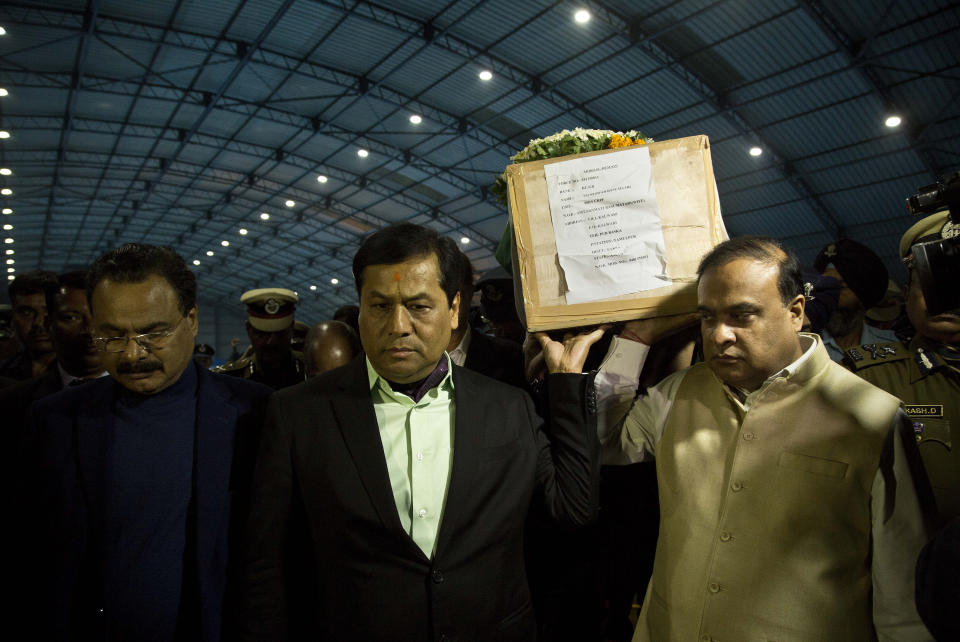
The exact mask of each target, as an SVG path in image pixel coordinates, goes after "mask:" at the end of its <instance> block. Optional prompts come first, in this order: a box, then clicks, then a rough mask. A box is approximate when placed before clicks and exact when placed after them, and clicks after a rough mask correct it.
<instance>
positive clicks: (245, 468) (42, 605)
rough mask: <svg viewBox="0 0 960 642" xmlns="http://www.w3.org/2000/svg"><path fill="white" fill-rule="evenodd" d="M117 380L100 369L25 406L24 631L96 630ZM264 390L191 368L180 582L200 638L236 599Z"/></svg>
mask: <svg viewBox="0 0 960 642" xmlns="http://www.w3.org/2000/svg"><path fill="white" fill-rule="evenodd" d="M189 367H196V366H194V365H193V364H192V363H191V365H190V366H189ZM118 387H119V384H117V383H116V382H115V381H114V380H113V379H111V378H110V377H104V378H102V379H97V380H95V381H91V382H88V383H85V384H83V385H82V386H77V387H70V388H66V389H64V390H63V391H61V392H59V393H57V394H54V395H51V396H48V397H45V398H44V399H41V400H39V401H37V402H36V403H35V404H34V405H33V407H32V409H31V413H30V416H31V422H30V425H29V427H28V431H29V434H28V437H27V439H26V442H25V461H24V463H23V473H22V474H21V479H20V493H19V495H20V504H19V510H18V513H19V514H20V516H21V517H22V519H23V522H22V526H21V529H22V530H23V534H24V536H25V537H24V538H23V543H22V546H23V549H24V551H25V555H24V562H25V565H24V566H25V571H26V572H25V577H24V578H23V580H22V581H23V582H24V583H25V585H26V586H27V589H26V590H25V592H24V596H23V597H24V598H25V599H24V604H23V608H24V610H25V611H26V613H29V614H30V615H31V616H32V617H29V618H23V619H25V620H26V621H28V622H29V626H30V627H31V628H30V638H31V639H43V640H87V639H104V636H103V629H104V622H103V615H102V614H101V613H102V609H103V608H104V604H105V596H104V589H103V584H102V577H101V569H102V563H101V562H100V559H101V557H102V555H103V551H102V550H101V548H100V546H99V543H100V541H101V538H100V533H101V532H102V527H103V524H104V510H105V504H106V492H107V483H108V482H107V480H108V474H109V471H108V470H107V462H108V461H109V447H110V435H111V434H112V432H113V431H112V430H110V427H111V425H112V422H113V420H114V414H113V413H114V410H113V409H114V399H115V395H116V394H117V389H118ZM270 393H271V390H270V389H269V388H267V387H265V386H261V385H260V384H255V383H251V382H248V381H244V380H242V379H236V378H233V377H227V376H224V375H217V374H213V373H211V372H209V371H207V370H206V369H204V368H200V367H197V397H196V399H197V408H196V430H197V433H196V440H197V446H196V448H197V454H196V457H197V461H196V479H195V488H196V496H195V498H194V500H195V506H196V513H195V515H196V528H195V539H194V540H193V542H192V543H190V542H188V547H187V548H188V550H191V549H192V550H194V551H195V557H194V559H193V563H192V564H190V567H192V568H193V569H194V571H195V572H194V573H192V575H193V576H194V577H195V582H193V583H191V584H192V585H191V586H189V587H188V586H185V588H184V590H185V591H192V592H194V593H195V595H196V596H197V599H198V602H199V614H198V616H197V617H198V618H199V624H200V627H201V629H202V637H201V638H200V639H202V640H207V641H213V642H215V641H218V640H220V639H221V632H222V631H221V623H222V620H223V619H224V616H225V612H226V611H228V610H229V607H228V606H227V603H229V602H230V601H231V600H232V599H235V598H232V597H231V596H230V595H229V589H230V588H231V586H232V587H235V586H236V585H237V579H236V577H235V575H236V572H235V571H234V570H233V568H234V567H233V564H232V563H233V562H234V561H235V558H236V557H237V556H236V555H235V554H234V552H233V549H235V548H238V547H239V541H240V535H241V533H240V532H239V531H240V530H242V523H241V522H242V521H243V520H244V518H245V516H246V509H247V505H248V503H249V494H248V493H249V483H250V478H251V476H252V469H253V461H254V458H255V451H256V448H257V445H258V440H259V432H260V429H261V427H262V423H263V414H264V409H265V406H266V399H267V396H268V395H269V394H270ZM234 533H235V534H236V537H234V536H233V534H234ZM228 563H230V564H229V566H228ZM231 576H232V579H231Z"/></svg>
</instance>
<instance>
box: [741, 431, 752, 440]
mask: <svg viewBox="0 0 960 642" xmlns="http://www.w3.org/2000/svg"><path fill="white" fill-rule="evenodd" d="M751 439H753V433H752V432H745V433H743V440H744V441H750V440H751Z"/></svg>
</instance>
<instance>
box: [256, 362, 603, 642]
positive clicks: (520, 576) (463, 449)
mask: <svg viewBox="0 0 960 642" xmlns="http://www.w3.org/2000/svg"><path fill="white" fill-rule="evenodd" d="M452 376H453V382H454V390H455V396H456V418H455V428H454V455H453V465H452V470H451V473H450V477H449V482H448V490H447V499H446V503H445V508H444V513H443V517H442V519H441V524H440V530H439V532H438V535H437V543H436V553H435V555H434V557H433V559H432V560H431V559H429V558H428V557H427V556H426V555H424V554H423V552H422V551H421V550H420V548H418V547H417V545H416V544H415V543H414V541H413V540H412V539H411V538H410V537H409V536H408V535H407V533H406V532H405V531H404V530H403V528H402V526H401V523H400V518H399V516H398V514H397V508H396V503H395V500H394V496H393V493H392V490H391V485H390V478H389V473H388V470H387V464H386V460H385V457H384V452H383V445H382V443H381V440H380V435H379V429H378V426H377V419H376V415H375V413H374V409H373V403H372V401H371V397H370V386H369V381H368V377H367V369H366V363H365V359H364V358H363V357H360V358H358V359H356V360H355V361H353V362H352V363H350V364H349V365H347V366H344V367H343V368H339V369H337V370H333V371H331V372H328V373H325V374H323V375H321V376H319V377H317V378H315V379H312V380H310V381H308V382H306V383H304V384H301V385H298V386H295V387H293V388H288V389H286V390H281V391H279V392H278V393H276V394H275V395H274V397H273V398H272V399H271V403H270V407H269V408H268V412H267V423H266V427H265V429H264V436H263V441H262V444H261V451H260V456H259V459H258V462H257V469H256V473H255V483H254V493H253V502H252V506H251V515H250V522H249V527H248V532H247V559H246V570H245V573H244V575H245V582H244V599H243V606H242V609H241V613H242V618H243V626H242V627H241V630H242V633H243V634H244V635H243V638H244V639H247V640H270V641H281V640H285V639H313V640H358V641H359V640H363V641H365V642H377V641H389V642H403V641H407V640H417V641H422V640H474V641H477V642H491V641H496V640H511V641H517V642H520V641H523V642H528V641H529V640H531V639H533V637H534V636H535V625H534V620H533V614H532V611H531V605H530V595H529V589H528V587H527V580H526V576H525V572H524V561H523V541H522V540H523V537H522V534H523V527H524V519H525V517H526V514H527V510H528V507H529V505H530V502H531V500H532V499H533V498H534V496H537V497H539V498H540V499H542V500H544V501H545V502H546V505H547V506H548V508H549V511H550V513H551V514H552V515H553V516H554V517H555V518H557V519H559V520H562V521H565V522H568V523H571V524H578V525H579V524H585V523H588V522H590V521H591V520H592V519H593V518H594V515H595V511H596V505H597V494H598V490H597V489H598V476H599V464H598V457H599V455H598V452H599V445H598V442H597V438H596V432H595V428H596V420H595V416H594V415H595V402H594V401H593V395H592V390H593V386H592V381H591V380H590V377H589V376H585V375H553V376H551V377H550V379H549V386H550V390H551V393H552V396H551V399H552V400H553V402H552V403H551V406H550V407H551V411H552V416H551V420H552V421H551V424H550V427H549V429H548V432H549V433H550V437H549V438H548V437H547V435H546V434H545V433H544V432H542V431H541V428H542V427H543V422H542V421H541V420H540V419H539V417H537V415H536V414H535V413H534V410H533V404H532V402H531V401H530V398H529V396H528V395H527V394H526V393H524V392H523V391H521V390H518V389H516V388H514V387H511V386H508V385H505V384H502V383H500V382H497V381H494V380H492V379H489V378H487V377H484V376H482V375H478V374H477V373H474V372H471V371H470V370H467V369H464V368H459V367H457V366H454V368H453V373H452ZM301 547H303V548H306V549H307V550H306V551H304V550H302V549H301ZM307 569H308V570H309V571H310V572H309V575H310V576H312V577H310V578H307V577H305V575H306V574H305V573H304V570H307ZM305 594H309V599H308V600H306V601H305V603H304V601H301V600H300V598H302V597H303V596H304V595H305ZM298 606H299V607H304V608H305V609H306V610H307V611H308V612H309V613H310V615H311V616H312V617H311V618H310V619H309V621H308V622H306V626H307V628H308V630H307V631H304V630H302V629H301V628H298V627H300V626H301V625H303V624H304V621H303V620H302V619H301V618H300V617H299V614H298V613H296V612H294V609H295V607H298ZM291 623H295V626H291Z"/></svg>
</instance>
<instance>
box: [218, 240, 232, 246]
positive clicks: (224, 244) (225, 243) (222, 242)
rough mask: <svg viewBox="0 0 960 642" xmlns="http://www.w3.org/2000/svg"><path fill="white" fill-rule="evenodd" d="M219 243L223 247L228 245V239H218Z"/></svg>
mask: <svg viewBox="0 0 960 642" xmlns="http://www.w3.org/2000/svg"><path fill="white" fill-rule="evenodd" d="M220 245H222V246H223V247H230V241H227V240H223V241H220Z"/></svg>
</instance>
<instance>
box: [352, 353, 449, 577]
mask: <svg viewBox="0 0 960 642" xmlns="http://www.w3.org/2000/svg"><path fill="white" fill-rule="evenodd" d="M443 358H444V359H447V360H448V361H447V365H448V367H449V368H450V370H452V369H453V366H452V365H451V364H450V361H449V357H448V356H447V354H446V353H444V355H443ZM366 361H367V376H368V377H369V381H370V397H371V399H372V400H373V409H374V412H376V414H377V425H378V426H379V428H380V441H381V442H382V443H383V454H384V456H385V457H386V460H387V471H388V472H389V473H390V486H391V487H392V489H393V498H394V500H395V501H396V503H397V512H398V513H399V515H400V523H401V524H402V525H403V529H404V530H405V531H406V532H407V534H408V535H410V537H411V538H412V539H413V541H414V542H415V543H416V544H417V546H419V547H420V550H422V551H423V553H424V554H425V555H426V556H427V557H430V558H432V557H433V553H434V548H435V547H436V543H437V532H438V531H439V530H440V520H441V518H442V517H443V506H444V503H445V501H446V498H447V482H448V480H449V479H450V468H451V466H452V464H453V424H454V417H455V414H454V413H455V410H456V404H455V403H454V393H453V378H452V377H451V376H450V374H451V373H450V372H449V371H448V372H447V376H446V377H444V378H443V380H442V381H441V382H440V384H439V385H437V386H435V387H434V388H433V389H431V390H430V391H429V392H427V394H425V395H424V396H423V398H422V399H421V400H420V401H419V402H416V403H414V401H413V399H411V398H410V397H408V396H407V395H405V394H403V393H399V392H394V390H393V389H392V388H391V387H390V383H389V382H388V381H387V380H386V379H384V378H383V377H381V376H380V375H379V374H377V371H376V370H374V369H373V365H372V364H371V363H370V359H367V360H366Z"/></svg>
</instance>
